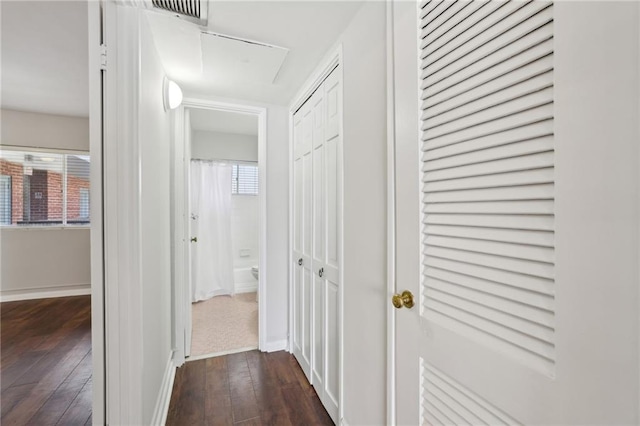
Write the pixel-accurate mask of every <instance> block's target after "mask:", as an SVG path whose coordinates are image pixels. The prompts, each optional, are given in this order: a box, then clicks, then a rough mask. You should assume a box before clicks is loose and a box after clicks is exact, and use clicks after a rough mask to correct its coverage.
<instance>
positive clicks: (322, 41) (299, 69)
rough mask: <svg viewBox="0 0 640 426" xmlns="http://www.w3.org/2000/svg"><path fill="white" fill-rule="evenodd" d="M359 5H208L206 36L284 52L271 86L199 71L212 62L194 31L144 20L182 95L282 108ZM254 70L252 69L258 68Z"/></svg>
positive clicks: (166, 20) (159, 19) (159, 17)
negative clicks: (225, 37) (226, 37)
mask: <svg viewBox="0 0 640 426" xmlns="http://www.w3.org/2000/svg"><path fill="white" fill-rule="evenodd" d="M361 5H362V2H360V1H349V0H344V1H305V0H298V1H238V0H233V1H218V0H211V1H210V3H209V22H208V28H207V31H210V32H215V33H220V34H225V35H229V36H233V37H238V38H243V39H248V40H252V41H257V42H260V43H266V44H270V45H275V46H279V47H283V48H285V49H289V53H288V54H287V56H286V58H285V59H284V63H283V65H282V68H281V69H280V71H279V73H278V75H277V77H276V79H275V82H274V83H273V84H272V83H270V82H259V81H256V79H249V78H241V76H240V75H235V76H234V73H233V69H222V70H221V71H220V72H219V73H214V71H213V69H211V68H210V67H207V66H205V67H204V70H205V71H208V72H203V71H202V70H203V63H204V64H205V65H206V64H208V63H211V62H214V63H215V61H216V57H215V56H214V53H213V52H211V51H208V50H207V48H206V43H205V44H204V45H203V44H202V43H201V31H200V28H198V27H197V26H195V25H194V24H191V23H188V22H185V21H182V20H179V19H177V18H174V17H172V16H168V15H165V14H161V13H157V12H147V16H148V18H149V24H150V26H151V30H152V32H153V35H154V39H155V42H156V47H157V48H158V51H159V53H160V57H161V59H162V62H163V64H164V66H165V69H166V71H167V74H168V75H169V78H171V79H172V80H174V81H176V82H177V83H178V84H179V85H180V86H181V87H182V89H183V91H184V92H185V94H186V95H187V96H199V95H204V96H207V95H211V96H219V97H226V98H234V99H246V100H252V101H258V102H266V103H275V104H282V105H286V104H288V103H289V102H290V101H291V100H292V98H293V96H294V95H295V94H296V92H297V91H298V89H300V87H301V85H302V84H303V83H304V81H305V80H306V79H307V78H308V77H309V75H310V74H311V73H312V72H313V70H314V67H315V66H317V65H318V63H319V62H320V60H322V58H323V57H324V56H325V55H326V54H327V53H328V50H329V49H330V48H331V47H332V46H333V45H334V44H335V42H336V41H337V38H338V36H339V35H340V33H341V32H342V31H343V30H344V28H345V27H346V26H347V24H348V23H349V21H350V20H351V18H352V17H353V16H354V15H355V13H356V11H357V10H358V9H359V7H360V6H361ZM204 37H207V36H204ZM203 46H204V47H205V48H204V50H203V48H202V47H203ZM220 66H225V65H223V64H221V65H220ZM229 66H232V65H229ZM260 66H261V65H260V63H257V64H256V67H257V68H258V69H259V68H260ZM238 74H239V73H238ZM234 77H235V78H234Z"/></svg>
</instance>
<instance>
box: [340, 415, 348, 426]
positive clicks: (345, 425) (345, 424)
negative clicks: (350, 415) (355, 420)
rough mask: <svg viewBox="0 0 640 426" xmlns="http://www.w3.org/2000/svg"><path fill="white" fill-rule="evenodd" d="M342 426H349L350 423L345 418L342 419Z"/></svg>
mask: <svg viewBox="0 0 640 426" xmlns="http://www.w3.org/2000/svg"><path fill="white" fill-rule="evenodd" d="M340 425H341V426H349V423H347V421H346V420H345V419H344V417H343V418H341V419H340Z"/></svg>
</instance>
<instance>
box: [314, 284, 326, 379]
mask: <svg viewBox="0 0 640 426" xmlns="http://www.w3.org/2000/svg"><path fill="white" fill-rule="evenodd" d="M324 288H325V280H324V279H322V278H320V276H319V275H318V274H317V273H314V274H313V363H312V368H311V370H312V373H313V385H314V386H315V387H316V389H322V387H323V383H324V374H325V368H324V362H325V356H324V348H325V342H324V339H325V336H324V334H325V333H324Z"/></svg>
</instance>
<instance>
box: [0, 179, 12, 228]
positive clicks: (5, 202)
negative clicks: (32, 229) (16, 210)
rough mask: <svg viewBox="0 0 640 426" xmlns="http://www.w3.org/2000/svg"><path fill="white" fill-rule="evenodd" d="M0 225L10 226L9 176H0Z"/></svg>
mask: <svg viewBox="0 0 640 426" xmlns="http://www.w3.org/2000/svg"><path fill="white" fill-rule="evenodd" d="M0 225H11V176H8V175H0Z"/></svg>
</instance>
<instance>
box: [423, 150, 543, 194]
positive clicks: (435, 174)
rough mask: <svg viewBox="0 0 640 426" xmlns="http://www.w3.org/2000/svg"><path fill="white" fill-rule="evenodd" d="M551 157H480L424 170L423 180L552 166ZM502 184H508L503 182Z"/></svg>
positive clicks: (540, 155)
mask: <svg viewBox="0 0 640 426" xmlns="http://www.w3.org/2000/svg"><path fill="white" fill-rule="evenodd" d="M496 156H497V155H496ZM553 158H554V155H553V152H542V153H538V154H530V155H521V156H518V157H512V158H504V159H500V160H494V161H485V160H484V159H481V160H480V161H478V162H477V163H475V164H467V165H465V166H460V167H452V168H447V169H441V170H434V171H426V172H425V176H424V179H423V180H424V181H425V182H433V181H441V180H449V179H459V178H463V177H469V176H486V175H493V174H499V173H507V172H517V171H521V170H535V169H543V168H547V167H552V166H553ZM531 183H537V182H531ZM503 186H508V185H506V184H505V185H503Z"/></svg>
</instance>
